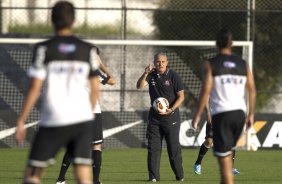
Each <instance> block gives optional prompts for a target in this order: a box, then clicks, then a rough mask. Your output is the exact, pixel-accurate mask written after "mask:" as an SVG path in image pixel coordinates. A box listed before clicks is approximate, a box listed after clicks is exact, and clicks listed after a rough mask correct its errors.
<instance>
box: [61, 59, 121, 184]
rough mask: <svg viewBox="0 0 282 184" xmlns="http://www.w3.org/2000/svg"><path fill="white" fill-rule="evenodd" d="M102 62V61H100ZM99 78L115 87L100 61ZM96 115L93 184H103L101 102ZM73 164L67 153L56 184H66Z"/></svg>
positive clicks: (94, 123) (93, 139)
mask: <svg viewBox="0 0 282 184" xmlns="http://www.w3.org/2000/svg"><path fill="white" fill-rule="evenodd" d="M99 60H100V59H99ZM99 68H100V69H99V77H100V83H101V84H103V85H106V84H107V85H115V83H116V81H115V78H114V77H113V76H112V74H111V73H110V72H109V70H108V68H107V67H106V66H105V65H104V64H103V63H102V62H101V61H100V66H99ZM93 113H94V114H95V120H94V121H93V131H92V133H93V138H92V161H93V163H92V171H93V183H94V184H101V182H100V170H101V165H102V143H103V128H102V124H103V123H102V122H103V120H102V115H101V113H102V111H101V106H100V104H99V101H97V104H96V106H95V109H94V110H93ZM71 162H72V158H71V156H70V154H69V153H68V152H66V153H65V155H64V158H63V161H62V165H61V170H60V173H59V176H58V179H57V182H56V184H65V183H66V179H65V175H66V172H67V170H68V168H69V165H70V164H71Z"/></svg>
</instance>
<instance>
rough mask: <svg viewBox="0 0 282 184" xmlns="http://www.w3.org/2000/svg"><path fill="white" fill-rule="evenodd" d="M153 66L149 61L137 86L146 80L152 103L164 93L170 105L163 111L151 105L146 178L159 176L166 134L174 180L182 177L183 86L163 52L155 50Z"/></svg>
mask: <svg viewBox="0 0 282 184" xmlns="http://www.w3.org/2000/svg"><path fill="white" fill-rule="evenodd" d="M154 65H155V68H153V67H152V66H151V65H148V66H147V67H146V68H145V72H144V73H143V75H142V76H141V77H140V78H139V80H138V81H137V84H136V87H137V89H141V88H143V87H145V86H147V85H148V84H149V94H150V98H151V106H152V104H153V102H154V100H155V99H157V98H158V97H164V98H166V99H167V100H168V102H169V107H170V108H169V109H168V110H167V111H166V112H165V113H157V112H155V111H154V109H153V108H152V107H151V108H150V112H149V123H148V128H147V138H148V159H147V162H148V163H147V164H148V171H149V181H152V182H156V181H159V180H160V173H159V170H160V159H161V151H162V140H163V138H165V140H166V143H167V151H168V155H169V161H170V165H171V168H172V170H173V172H174V174H175V176H176V180H178V181H183V180H184V176H183V168H182V156H181V147H180V144H179V129H180V118H179V109H178V108H179V106H180V104H181V103H182V102H183V100H184V89H183V84H182V81H181V78H180V77H179V76H178V74H177V73H175V72H174V71H172V70H170V69H169V68H168V59H167V56H166V54H164V53H158V54H156V55H155V56H154Z"/></svg>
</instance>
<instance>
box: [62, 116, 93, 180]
mask: <svg viewBox="0 0 282 184" xmlns="http://www.w3.org/2000/svg"><path fill="white" fill-rule="evenodd" d="M92 124H93V122H92V121H88V122H83V123H80V124H78V125H76V126H75V127H74V128H75V130H74V132H72V133H73V134H74V136H73V139H72V140H71V141H70V142H69V144H68V146H67V150H68V152H69V153H70V155H71V156H72V158H73V164H74V173H75V178H76V180H77V182H78V184H92V167H91V164H92V159H91V151H90V150H91V144H89V143H90V142H91V140H92Z"/></svg>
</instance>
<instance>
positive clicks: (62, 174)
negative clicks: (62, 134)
mask: <svg viewBox="0 0 282 184" xmlns="http://www.w3.org/2000/svg"><path fill="white" fill-rule="evenodd" d="M71 162H72V157H71V156H70V154H69V153H68V152H67V151H66V152H65V155H64V158H63V161H62V164H61V169H60V174H59V177H58V179H57V183H56V184H64V183H65V180H66V179H65V176H66V173H67V170H68V168H69V166H70V164H71Z"/></svg>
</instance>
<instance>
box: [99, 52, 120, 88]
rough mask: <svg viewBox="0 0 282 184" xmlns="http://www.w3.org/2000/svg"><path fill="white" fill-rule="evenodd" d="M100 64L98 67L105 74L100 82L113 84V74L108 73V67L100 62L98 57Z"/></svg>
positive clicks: (114, 81)
mask: <svg viewBox="0 0 282 184" xmlns="http://www.w3.org/2000/svg"><path fill="white" fill-rule="evenodd" d="M99 60H100V66H99V68H100V69H101V70H102V72H103V73H105V74H106V76H103V77H102V78H103V80H102V81H101V83H102V84H104V85H105V84H108V85H115V84H116V79H115V78H114V77H113V75H112V74H111V73H110V71H109V69H108V68H107V67H106V66H105V65H104V64H103V63H102V61H101V59H100V57H99Z"/></svg>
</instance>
